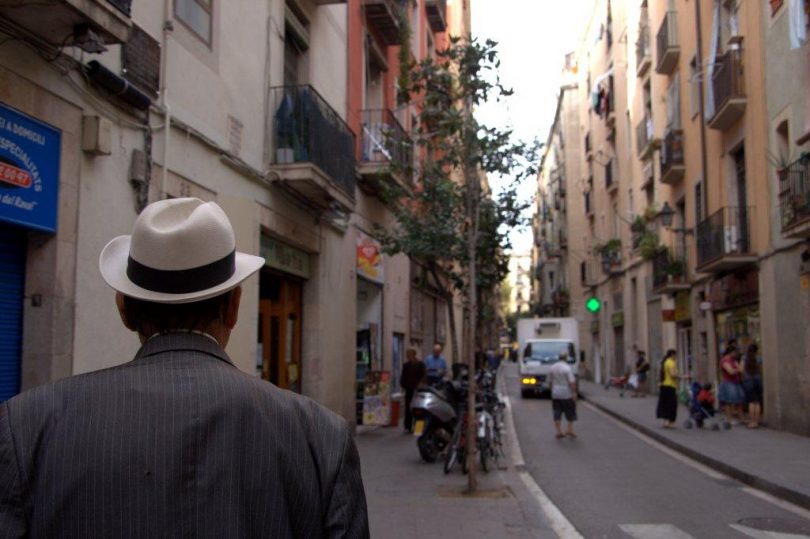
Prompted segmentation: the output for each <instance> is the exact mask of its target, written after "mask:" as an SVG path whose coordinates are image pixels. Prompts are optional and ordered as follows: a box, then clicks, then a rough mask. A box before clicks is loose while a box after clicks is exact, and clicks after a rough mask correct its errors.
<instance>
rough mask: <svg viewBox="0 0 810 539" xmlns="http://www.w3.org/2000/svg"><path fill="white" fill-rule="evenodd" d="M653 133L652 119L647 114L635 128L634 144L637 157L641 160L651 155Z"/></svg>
mask: <svg viewBox="0 0 810 539" xmlns="http://www.w3.org/2000/svg"><path fill="white" fill-rule="evenodd" d="M654 136H655V132H654V130H653V122H652V118H651V117H650V116H649V115H648V114H644V117H643V118H642V119H641V121H640V122H639V123H638V125H637V126H636V143H637V149H638V155H639V157H641V158H642V159H645V158H646V157H649V155H650V154H651V153H652V146H653V141H654Z"/></svg>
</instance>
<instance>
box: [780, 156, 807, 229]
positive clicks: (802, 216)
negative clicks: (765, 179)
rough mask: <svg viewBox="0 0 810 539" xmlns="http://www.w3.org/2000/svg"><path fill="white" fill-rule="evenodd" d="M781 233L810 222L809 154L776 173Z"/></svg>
mask: <svg viewBox="0 0 810 539" xmlns="http://www.w3.org/2000/svg"><path fill="white" fill-rule="evenodd" d="M776 174H777V176H778V177H779V208H780V210H781V214H782V231H783V232H785V231H788V230H790V229H792V228H794V227H796V226H797V225H800V224H802V223H805V222H810V153H806V154H804V155H802V156H801V157H800V158H799V159H797V160H796V161H794V162H793V163H791V164H790V165H788V166H786V167H785V168H781V169H778V170H777V171H776Z"/></svg>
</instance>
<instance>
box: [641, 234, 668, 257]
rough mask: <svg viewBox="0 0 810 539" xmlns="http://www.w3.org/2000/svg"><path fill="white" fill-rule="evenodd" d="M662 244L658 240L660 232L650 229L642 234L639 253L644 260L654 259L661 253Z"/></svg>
mask: <svg viewBox="0 0 810 539" xmlns="http://www.w3.org/2000/svg"><path fill="white" fill-rule="evenodd" d="M661 250H662V248H661V244H660V242H659V241H658V234H656V233H655V232H652V231H650V230H647V231H645V232H644V233H643V234H642V235H641V239H640V240H639V243H638V253H639V254H640V255H641V258H643V259H644V260H653V259H654V258H655V257H656V256H658V255H659V254H660V253H661Z"/></svg>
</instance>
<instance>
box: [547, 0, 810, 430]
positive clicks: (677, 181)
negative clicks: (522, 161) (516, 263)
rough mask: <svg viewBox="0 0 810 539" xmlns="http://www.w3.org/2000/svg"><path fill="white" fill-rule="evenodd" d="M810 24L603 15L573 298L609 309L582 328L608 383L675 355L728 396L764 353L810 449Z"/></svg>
mask: <svg viewBox="0 0 810 539" xmlns="http://www.w3.org/2000/svg"><path fill="white" fill-rule="evenodd" d="M806 9H807V3H806V2H802V1H801V0H798V1H796V2H787V1H785V2H751V1H736V2H735V1H731V2H721V1H713V2H686V1H678V0H675V1H668V2H646V1H639V2H636V1H612V2H608V1H597V2H595V10H594V13H593V15H592V17H591V19H590V21H587V24H586V28H587V30H586V31H585V33H584V38H583V41H582V44H581V46H580V47H579V49H578V50H577V51H576V52H575V53H574V54H575V56H576V64H577V66H578V71H577V77H578V81H579V86H580V92H579V100H578V101H579V106H578V110H579V114H580V124H581V128H580V129H581V132H580V138H581V140H582V141H583V150H582V152H581V160H580V165H581V167H582V171H583V172H582V174H581V178H582V189H581V190H580V192H579V193H574V194H573V196H569V197H568V198H569V206H568V208H569V211H570V207H571V206H570V204H578V205H580V206H581V207H583V208H584V215H585V219H584V223H585V228H584V230H585V237H586V238H587V240H586V242H589V243H590V245H586V248H585V249H584V250H583V251H582V252H581V253H580V254H579V256H580V257H581V260H579V263H580V268H579V271H578V275H574V271H572V269H571V268H572V264H571V260H572V259H575V258H576V256H577V255H576V254H575V253H574V252H569V253H567V257H568V259H569V260H568V263H567V266H568V276H569V277H568V278H569V282H570V281H571V279H573V278H574V277H578V278H579V280H580V282H582V283H583V284H585V285H586V288H585V293H584V294H583V295H582V296H580V297H577V296H576V295H575V294H572V299H571V301H572V303H573V304H577V303H580V304H582V303H583V302H584V300H585V298H587V297H589V296H594V297H597V298H598V299H599V300H600V306H601V308H600V310H599V312H598V313H594V314H589V315H585V317H586V320H585V321H584V323H583V324H581V332H582V333H583V339H586V338H588V337H590V338H592V341H591V342H592V343H593V346H592V349H591V351H590V356H591V358H592V365H591V366H592V374H593V376H594V377H595V379H597V380H600V381H601V380H602V379H604V378H605V377H606V376H608V375H616V374H621V373H623V372H626V370H627V369H628V368H630V367H631V365H632V363H633V361H634V360H635V351H636V350H645V351H646V352H647V353H648V354H649V356H650V357H651V358H653V360H654V364H655V365H657V363H658V360H659V359H660V358H661V357H662V355H663V352H664V351H665V350H666V349H669V348H674V349H676V350H677V351H678V357H679V365H680V368H681V370H682V371H683V372H684V373H686V374H688V375H690V376H692V378H693V379H697V380H700V381H709V382H716V381H718V379H719V378H720V373H719V368H718V363H719V358H720V357H721V356H722V353H723V351H724V349H725V347H726V346H727V344H728V343H729V342H730V341H732V340H735V341H736V342H737V343H738V344H739V345H740V346H741V347H742V349H743V351H745V350H747V348H748V346H749V345H751V344H756V345H757V346H758V347H759V353H758V357H759V360H760V361H761V364H762V370H763V379H764V384H765V415H766V417H767V420H768V421H769V422H770V423H771V424H772V425H775V426H777V427H779V428H785V429H788V430H791V431H794V432H802V433H808V432H810V421H808V419H807V418H806V417H803V416H802V414H800V413H799V412H798V410H800V409H802V408H803V407H804V406H806V405H807V404H808V400H807V399H808V396H810V392H808V389H807V381H806V378H807V377H806V375H805V374H801V373H807V372H810V371H808V368H809V367H810V365H808V361H810V360H809V359H808V358H809V357H810V347H808V342H809V341H808V337H807V325H808V324H807V321H808V319H809V317H808V315H810V312H808V310H807V301H808V295H807V288H803V287H804V286H805V285H807V286H808V287H810V282H809V281H808V279H809V278H808V277H805V276H803V275H804V274H803V273H802V272H803V271H804V270H805V268H803V266H802V254H803V253H804V252H805V250H806V245H805V243H804V241H805V240H804V238H805V237H806V236H805V233H804V231H803V226H804V218H805V216H804V213H803V209H802V208H803V206H802V205H801V200H803V199H802V197H803V195H802V194H801V193H803V192H804V191H803V189H805V188H806V185H807V181H808V180H807V160H806V159H804V158H803V156H804V154H805V153H806V152H807V148H808V147H807V136H806V135H805V133H806V125H807V113H806V106H807V104H806V95H807V92H806V83H807V81H806V80H805V78H806V76H807V70H808V67H807V66H808V57H807V43H806V40H802V39H801V38H800V36H794V35H793V34H792V33H791V31H790V28H791V27H792V25H796V27H799V28H801V27H806V24H807V20H806V15H804V18H803V17H802V14H806ZM797 17H799V18H800V19H801V20H799V21H797V20H796V18H797ZM583 24H584V25H585V22H583ZM799 34H801V32H799ZM794 38H795V39H794ZM788 73H792V74H794V75H793V76H788ZM552 131H553V129H552ZM545 168H546V167H545V166H544V170H543V171H541V175H540V178H541V180H540V184H541V190H542V189H543V187H542V185H543V184H544V180H543V179H542V178H543V175H544V174H549V173H548V172H546V171H545ZM573 190H574V189H571V190H570V191H573ZM571 221H572V218H571V215H568V216H567V222H566V223H565V224H564V225H563V226H568V227H571V226H572V225H571ZM578 225H579V223H577V224H575V225H573V226H575V227H576V226H578ZM570 237H571V236H570V234H569V238H570ZM808 269H810V268H808ZM797 315H799V316H797ZM588 317H590V320H588ZM653 375H655V373H653Z"/></svg>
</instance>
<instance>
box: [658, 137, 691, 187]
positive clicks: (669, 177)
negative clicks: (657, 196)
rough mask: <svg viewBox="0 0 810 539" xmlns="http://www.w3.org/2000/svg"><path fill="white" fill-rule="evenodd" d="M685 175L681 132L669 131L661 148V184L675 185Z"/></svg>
mask: <svg viewBox="0 0 810 539" xmlns="http://www.w3.org/2000/svg"><path fill="white" fill-rule="evenodd" d="M685 173H686V165H685V164H684V159H683V131H682V130H680V129H669V130H668V131H667V134H666V135H665V136H664V144H663V145H662V147H661V183H665V184H667V185H675V184H677V183H678V182H679V181H681V180H682V179H683V176H684V174H685Z"/></svg>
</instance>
